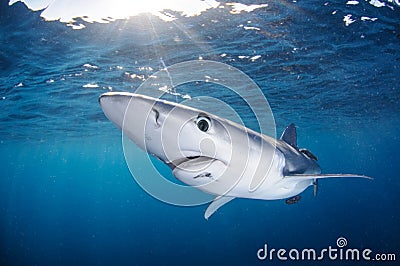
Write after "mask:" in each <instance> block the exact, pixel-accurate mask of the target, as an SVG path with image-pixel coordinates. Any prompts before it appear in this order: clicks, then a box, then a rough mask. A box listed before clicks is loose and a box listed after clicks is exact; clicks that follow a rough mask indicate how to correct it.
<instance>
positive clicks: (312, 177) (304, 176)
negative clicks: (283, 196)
mask: <svg viewBox="0 0 400 266" xmlns="http://www.w3.org/2000/svg"><path fill="white" fill-rule="evenodd" d="M340 177H346V178H347V177H355V178H366V179H373V178H372V177H369V176H365V175H353V174H319V175H310V174H296V175H287V176H285V178H295V179H296V180H318V179H320V178H340ZM314 182H315V181H314ZM314 184H315V183H314Z"/></svg>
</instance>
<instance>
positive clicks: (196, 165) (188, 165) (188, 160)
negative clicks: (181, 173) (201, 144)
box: [166, 155, 217, 171]
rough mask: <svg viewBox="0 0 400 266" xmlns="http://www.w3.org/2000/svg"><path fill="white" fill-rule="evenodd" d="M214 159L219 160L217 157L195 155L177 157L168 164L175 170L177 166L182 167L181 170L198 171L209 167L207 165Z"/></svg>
mask: <svg viewBox="0 0 400 266" xmlns="http://www.w3.org/2000/svg"><path fill="white" fill-rule="evenodd" d="M214 161H217V159H216V158H212V157H207V156H202V155H195V156H187V157H183V158H180V159H176V160H173V161H171V162H167V163H166V164H167V165H168V166H169V167H170V168H171V169H172V170H174V169H175V168H180V169H181V170H190V171H196V170H197V171H198V170H201V169H205V168H207V166H208V165H210V164H211V163H212V162H214ZM194 169H196V170H194Z"/></svg>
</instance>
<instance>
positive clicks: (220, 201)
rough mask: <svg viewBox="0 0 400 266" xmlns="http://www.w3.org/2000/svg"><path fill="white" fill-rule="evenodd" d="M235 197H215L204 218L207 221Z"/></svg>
mask: <svg viewBox="0 0 400 266" xmlns="http://www.w3.org/2000/svg"><path fill="white" fill-rule="evenodd" d="M234 198H235V197H227V196H218V197H216V198H215V199H214V200H213V202H211V204H210V205H209V206H208V208H207V210H206V212H205V213H204V218H206V220H208V218H210V216H211V215H213V213H214V212H216V211H217V210H218V209H219V208H221V207H222V206H224V205H225V204H226V203H228V202H230V201H231V200H233V199H234Z"/></svg>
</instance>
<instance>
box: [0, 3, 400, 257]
mask: <svg viewBox="0 0 400 266" xmlns="http://www.w3.org/2000/svg"><path fill="white" fill-rule="evenodd" d="M334 10H337V13H336V15H332V12H333V11H334ZM348 13H352V14H353V18H354V17H355V18H358V21H357V22H356V23H353V24H351V25H350V26H349V27H345V26H344V23H343V21H342V19H343V16H344V15H346V14H348ZM362 15H368V16H370V17H377V18H378V20H377V21H375V22H362V21H360V20H359V18H360V17H361V16H362ZM212 19H214V20H219V22H218V23H214V24H213V23H212V22H210V21H211V20H212ZM248 21H251V23H248ZM150 22H151V23H150ZM202 24H205V26H202ZM241 24H245V25H247V24H249V26H254V27H259V28H260V29H261V30H260V31H254V30H253V31H252V30H244V29H243V28H242V27H238V25H241ZM399 25H400V20H399V9H398V8H397V9H395V10H391V9H389V8H380V9H378V8H375V7H372V6H371V5H369V4H368V3H367V2H361V3H360V4H359V5H358V6H348V5H345V3H344V2H342V1H336V2H329V5H324V3H323V2H318V1H307V3H304V2H302V1H299V3H291V2H290V3H289V2H281V1H277V2H271V3H270V7H269V8H266V9H260V10H257V11H255V12H252V13H244V14H240V15H231V14H229V12H227V11H224V10H211V11H208V12H206V13H204V14H202V15H201V16H198V17H193V18H180V19H179V20H178V22H177V23H166V22H162V21H160V20H158V19H157V18H155V17H151V16H145V17H135V18H132V19H130V20H129V21H128V22H127V21H117V22H115V23H111V24H107V25H100V24H92V25H90V24H89V25H87V28H86V29H84V30H79V31H77V30H72V29H70V28H68V27H66V26H65V25H63V24H61V23H59V22H44V21H43V20H42V19H41V18H40V17H39V13H34V12H31V11H29V10H27V8H26V7H25V6H24V5H23V4H21V3H18V4H15V5H13V6H11V7H9V6H8V5H7V3H6V1H2V2H1V4H0V73H1V74H0V108H1V112H0V162H1V170H0V263H1V264H2V265H89V264H95V265H97V264H98V265H111V264H113V265H149V264H161V265H185V264H186V265H187V264H192V265H204V264H214V265H216V264H218V265H219V264H229V265H252V264H260V265H261V264H273V262H271V261H266V262H259V261H258V260H257V257H256V252H257V250H258V249H259V248H261V247H263V245H264V244H265V243H268V245H269V246H270V247H271V248H286V249H290V248H299V249H302V248H311V247H312V248H316V249H319V248H326V247H327V246H329V245H331V246H335V243H336V239H337V238H338V237H341V236H343V237H346V238H347V240H348V243H349V244H348V247H352V248H360V249H362V248H371V249H372V250H373V251H374V253H375V252H376V253H378V252H382V253H396V255H397V259H398V260H399V259H400V254H399V253H398V250H399V249H400V241H399V240H398V238H399V236H400V228H399V224H400V207H399V206H400V205H399V201H400V197H399V193H398V191H399V190H400V181H399V176H398V173H399V172H400V162H399V157H398V150H399V148H400V142H399V137H398V136H399V127H398V125H399V122H400V116H399V114H400V108H399V107H400V105H399V99H400V91H399V90H400V88H399V85H398V84H399V83H398V79H399V76H400V70H399V62H400V49H399V48H400V44H399V43H400V40H399V34H400V32H399ZM150 26H151V27H150ZM176 36H178V37H179V38H181V40H182V41H180V42H175V41H174V37H176ZM294 48H296V49H294ZM224 53H225V54H227V55H226V56H221V54H224ZM240 55H247V56H250V57H251V56H254V55H261V56H262V57H261V59H258V60H257V61H255V62H251V61H249V59H240V58H239V57H238V56H240ZM199 56H201V57H203V58H204V59H210V60H217V61H220V62H224V63H228V64H231V65H233V66H235V67H237V68H239V69H240V70H242V71H244V72H245V73H246V74H248V75H249V76H250V77H251V78H252V79H254V80H255V81H256V82H257V83H258V85H259V86H260V87H261V88H262V89H263V92H264V94H265V96H266V97H267V98H268V100H269V102H270V104H271V107H272V110H273V112H274V115H275V120H276V124H277V131H278V134H280V133H281V132H282V130H283V129H284V127H285V126H286V125H287V124H288V123H291V122H295V123H296V124H297V125H298V134H299V135H298V142H299V146H301V147H307V148H309V149H310V150H311V151H312V152H313V153H314V154H316V155H317V156H318V158H319V162H320V164H321V166H322V168H323V172H325V173H338V172H343V173H359V174H365V175H368V176H371V177H374V180H372V181H368V180H358V179H352V180H342V179H335V180H333V179H332V180H322V181H320V188H319V194H318V197H317V198H313V196H312V190H311V189H308V190H306V191H305V192H304V193H303V195H302V200H301V201H300V202H299V203H298V204H295V205H286V204H285V203H284V201H257V200H246V199H236V200H234V201H233V202H231V203H229V204H228V205H226V206H224V207H223V208H221V209H220V210H219V211H218V212H217V213H216V214H215V215H214V216H212V217H211V219H210V220H209V221H206V220H204V218H203V214H204V210H205V209H206V206H199V207H190V208H189V207H176V206H172V205H167V204H165V203H162V202H160V201H157V200H156V199H154V198H152V197H151V196H149V195H148V194H146V193H145V192H144V191H143V190H142V189H141V188H140V187H139V186H138V185H137V184H136V183H135V181H134V180H133V178H132V177H131V174H130V172H129V170H128V168H127V166H126V164H125V161H124V157H123V151H122V144H121V138H120V133H119V132H118V130H117V129H116V128H114V126H113V125H112V124H111V123H110V122H109V121H108V120H107V119H106V118H105V117H104V115H103V114H102V112H101V109H100V107H99V105H98V103H97V98H98V96H99V95H100V94H101V93H103V92H106V91H108V90H109V87H112V88H113V90H117V91H119V90H122V91H133V90H134V89H135V88H136V87H137V86H139V85H140V83H141V80H138V79H132V78H130V77H129V75H131V74H138V75H144V76H145V77H148V76H149V75H151V74H152V72H154V71H156V70H159V69H161V68H162V67H163V66H162V62H161V60H160V58H161V57H162V58H163V61H164V62H165V63H166V64H167V65H172V64H174V63H177V62H182V61H186V60H193V59H197V58H198V57H199ZM85 64H91V65H95V66H98V68H97V69H91V68H87V67H84V65H85ZM120 67H122V69H121V68H120ZM149 67H151V69H152V70H151V69H150V68H149ZM127 73H128V74H127ZM51 80H52V81H54V82H52V81H51ZM20 83H22V84H21V85H20V86H18V84H20ZM88 83H96V84H98V85H99V87H98V88H92V89H88V88H83V85H85V84H88ZM181 90H182V91H181V92H182V93H183V94H186V93H188V94H190V95H191V96H196V95H209V96H212V97H218V98H220V99H223V100H224V99H226V100H227V101H228V103H229V101H231V103H232V102H235V99H231V98H227V97H226V95H225V94H224V92H223V91H220V90H212V88H210V87H207V86H206V87H204V89H203V90H201V89H200V90H199V89H196V90H191V88H190V87H186V88H181ZM224 97H226V98H224ZM171 99H175V97H172V98H171ZM238 109H239V111H240V110H241V109H240V106H239V107H238ZM243 110H244V109H243ZM241 115H242V117H244V119H245V120H246V119H248V121H246V123H247V124H248V125H249V126H250V127H255V123H254V121H253V120H252V116H251V114H248V113H246V112H243V113H241ZM166 174H168V173H166ZM149 178H151V177H149ZM324 263H325V264H332V265H339V264H341V262H338V261H335V262H330V261H329V260H325V261H324ZM363 263H364V262H363ZM278 264H279V263H278ZM280 264H291V263H289V262H286V263H280ZM304 264H305V263H304ZM365 264H366V265H374V263H373V262H369V263H365ZM382 264H383V263H382ZM386 264H388V265H389V264H391V265H395V263H389V262H388V263H386ZM379 265H381V264H379Z"/></svg>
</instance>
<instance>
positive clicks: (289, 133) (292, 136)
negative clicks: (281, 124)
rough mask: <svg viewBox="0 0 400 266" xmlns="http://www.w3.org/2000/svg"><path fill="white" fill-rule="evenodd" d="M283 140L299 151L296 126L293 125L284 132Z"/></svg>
mask: <svg viewBox="0 0 400 266" xmlns="http://www.w3.org/2000/svg"><path fill="white" fill-rule="evenodd" d="M281 140H283V141H284V142H286V143H287V144H289V145H290V146H292V147H293V148H295V149H296V150H298V149H299V148H298V147H297V132H296V126H295V125H294V124H293V123H292V124H290V125H289V126H288V127H287V128H286V129H285V131H283V133H282V136H281Z"/></svg>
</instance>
